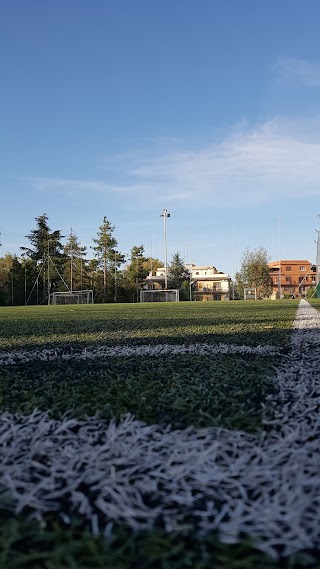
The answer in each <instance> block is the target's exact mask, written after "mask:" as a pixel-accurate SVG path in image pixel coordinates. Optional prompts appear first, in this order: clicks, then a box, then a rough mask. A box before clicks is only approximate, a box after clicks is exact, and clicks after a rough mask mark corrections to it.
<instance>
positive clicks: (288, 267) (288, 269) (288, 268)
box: [286, 265, 301, 271]
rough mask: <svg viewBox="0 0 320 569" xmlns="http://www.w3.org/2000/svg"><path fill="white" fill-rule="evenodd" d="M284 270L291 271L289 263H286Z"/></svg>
mask: <svg viewBox="0 0 320 569" xmlns="http://www.w3.org/2000/svg"><path fill="white" fill-rule="evenodd" d="M300 268H301V267H300ZM286 271H291V266H290V265H288V266H287V267H286Z"/></svg>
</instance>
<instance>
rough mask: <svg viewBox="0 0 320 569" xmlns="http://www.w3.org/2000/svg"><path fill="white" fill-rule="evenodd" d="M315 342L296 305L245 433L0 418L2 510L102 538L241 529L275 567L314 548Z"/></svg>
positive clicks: (319, 465)
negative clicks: (254, 420) (261, 409)
mask: <svg viewBox="0 0 320 569" xmlns="http://www.w3.org/2000/svg"><path fill="white" fill-rule="evenodd" d="M319 346H320V314H319V313H318V312H317V311H316V310H314V309H312V308H311V306H310V305H309V304H308V303H304V302H301V303H300V305H299V309H298V313H297V319H296V321H295V324H294V330H293V333H292V342H291V349H290V352H289V354H288V355H287V356H284V357H283V361H282V364H281V366H280V368H279V370H278V373H277V389H276V392H275V394H274V396H273V397H272V398H270V400H269V401H268V402H267V404H266V408H265V423H266V430H264V431H263V432H261V433H259V434H258V435H256V436H250V435H248V434H246V433H243V432H238V431H228V430H225V429H215V430H214V429H202V430H195V429H193V428H188V429H185V430H181V431H178V430H171V429H170V428H169V427H168V428H167V429H161V428H160V427H159V426H157V425H145V424H143V423H141V422H139V421H137V420H135V419H134V418H133V417H131V416H127V417H125V418H124V419H123V421H121V422H120V423H119V424H117V425H116V424H115V423H113V422H111V423H109V424H106V423H105V422H103V421H101V420H98V419H96V418H88V419H87V420H76V419H68V418H67V417H65V418H64V419H62V420H59V421H58V420H53V419H50V418H48V416H47V415H46V414H44V413H40V412H37V411H35V412H34V413H33V414H32V415H30V416H22V415H12V414H10V413H3V414H2V416H1V421H0V453H1V457H2V458H1V469H0V491H1V492H0V497H1V506H2V507H5V508H7V509H10V508H12V510H13V511H14V512H21V511H24V510H27V511H29V512H30V511H31V512H32V515H33V516H34V517H36V518H38V519H39V520H41V519H42V516H43V514H44V513H45V512H48V511H59V512H60V515H61V517H62V518H63V519H64V520H65V521H68V519H69V515H70V514H71V513H74V512H78V513H80V514H81V515H83V516H84V517H85V518H87V519H88V521H89V522H90V523H91V528H92V531H93V532H94V533H96V532H98V531H99V530H100V531H104V532H105V534H106V535H108V534H109V533H110V532H112V527H113V524H117V523H121V522H123V523H126V524H128V525H129V526H131V527H132V528H134V529H140V528H147V527H152V526H153V525H155V524H156V523H157V522H158V521H159V520H160V521H162V523H163V524H164V527H165V528H166V529H167V530H168V531H172V530H174V529H179V528H185V529H188V528H190V529H191V531H195V530H199V531H209V530H214V529H218V531H219V533H220V537H221V540H222V541H223V542H225V543H236V542H238V541H241V536H242V535H243V533H245V534H247V535H249V536H252V537H253V538H255V539H256V540H257V542H256V545H257V547H258V548H259V549H260V550H262V551H264V552H266V553H268V554H269V555H271V556H272V557H273V558H275V559H276V558H278V557H279V556H287V555H289V554H291V553H293V552H295V551H299V550H303V549H317V550H319V551H320V450H319V435H320V377H319V370H320V350H319ZM187 520H188V521H187Z"/></svg>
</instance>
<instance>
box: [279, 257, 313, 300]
mask: <svg viewBox="0 0 320 569" xmlns="http://www.w3.org/2000/svg"><path fill="white" fill-rule="evenodd" d="M269 268H270V277H271V281H272V291H273V292H272V297H273V298H279V296H280V298H281V297H283V296H284V295H286V296H294V297H295V298H305V297H306V294H307V291H308V289H309V288H310V287H314V286H315V285H316V266H315V265H313V264H312V263H311V262H310V261H306V260H287V259H285V260H283V259H281V260H280V261H274V262H272V263H269Z"/></svg>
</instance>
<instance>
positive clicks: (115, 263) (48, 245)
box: [0, 213, 189, 305]
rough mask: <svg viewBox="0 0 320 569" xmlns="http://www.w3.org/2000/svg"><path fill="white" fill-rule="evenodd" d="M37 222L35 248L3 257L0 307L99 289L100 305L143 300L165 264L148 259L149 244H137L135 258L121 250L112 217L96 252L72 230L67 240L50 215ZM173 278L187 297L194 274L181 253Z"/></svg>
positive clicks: (31, 238)
mask: <svg viewBox="0 0 320 569" xmlns="http://www.w3.org/2000/svg"><path fill="white" fill-rule="evenodd" d="M35 221H36V227H35V229H33V230H31V231H30V233H29V234H28V235H26V238H27V239H28V241H29V243H30V246H29V247H26V246H25V247H20V250H21V254H20V255H19V256H17V255H12V254H10V253H6V254H5V255H4V256H3V257H1V258H0V305H23V304H46V303H48V298H49V295H50V294H51V293H53V292H64V291H68V290H70V291H76V290H85V289H93V291H94V299H95V302H97V303H100V302H103V303H104V302H138V301H139V298H140V290H141V288H142V285H143V282H144V280H145V278H146V277H147V275H148V274H149V273H150V272H155V271H156V269H157V268H159V267H162V266H163V262H162V261H160V260H159V259H156V258H151V257H147V256H146V255H145V251H144V246H143V245H134V246H133V247H132V248H131V251H130V253H129V255H125V254H124V253H122V252H121V251H119V249H118V242H117V239H116V237H115V235H114V231H115V226H114V225H112V224H111V223H110V221H109V220H108V219H107V218H106V216H104V218H103V221H102V224H101V225H100V227H99V229H98V231H97V234H96V237H95V238H94V239H93V245H92V247H90V250H91V251H90V254H89V251H88V250H87V248H86V247H84V246H83V245H81V243H80V241H79V238H78V237H77V235H76V233H75V232H74V231H73V230H72V229H71V230H70V233H69V234H68V235H67V236H64V235H62V233H61V231H60V230H54V231H53V230H52V229H51V228H50V226H49V217H48V215H47V214H46V213H44V214H42V215H40V216H38V217H36V218H35ZM64 239H65V243H64V244H63V240H64ZM168 274H169V280H168V285H169V287H170V288H179V289H181V294H182V299H183V298H187V288H188V285H187V280H188V279H189V273H188V272H187V271H186V269H185V266H184V262H183V259H182V258H181V256H180V254H179V253H178V252H177V253H175V254H174V255H173V257H172V262H171V264H170V265H169V267H168ZM180 296H181V295H180Z"/></svg>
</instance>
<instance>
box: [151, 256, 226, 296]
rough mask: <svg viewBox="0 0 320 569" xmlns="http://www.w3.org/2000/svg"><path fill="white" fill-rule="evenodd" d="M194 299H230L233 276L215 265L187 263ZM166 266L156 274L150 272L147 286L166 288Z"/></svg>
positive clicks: (155, 288) (160, 268) (154, 288)
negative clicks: (220, 270) (218, 269)
mask: <svg viewBox="0 0 320 569" xmlns="http://www.w3.org/2000/svg"><path fill="white" fill-rule="evenodd" d="M186 269H187V270H188V271H189V274H190V279H191V284H192V291H193V293H192V294H193V298H194V300H202V301H203V300H204V301H208V300H230V282H231V277H230V276H229V275H228V274H226V273H222V272H219V271H217V269H216V267H214V266H213V265H201V266H197V265H194V264H187V265H186ZM164 282H165V268H164V267H159V268H158V269H157V270H156V271H155V274H154V275H152V274H149V275H148V276H147V278H146V281H145V288H146V289H149V290H152V289H153V290H157V289H158V290H159V289H162V288H164Z"/></svg>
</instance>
